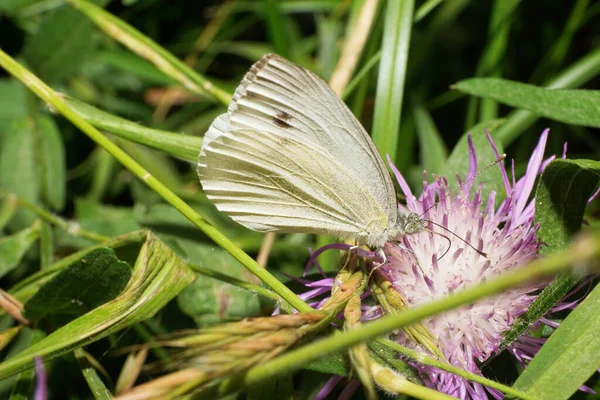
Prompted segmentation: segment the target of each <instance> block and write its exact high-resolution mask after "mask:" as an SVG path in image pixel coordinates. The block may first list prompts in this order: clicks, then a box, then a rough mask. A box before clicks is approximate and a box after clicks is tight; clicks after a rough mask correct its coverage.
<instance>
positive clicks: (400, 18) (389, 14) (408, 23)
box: [373, 0, 414, 162]
mask: <svg viewBox="0 0 600 400" xmlns="http://www.w3.org/2000/svg"><path fill="white" fill-rule="evenodd" d="M386 7H387V8H386V10H385V23H384V28H383V47H382V52H381V61H380V62H379V77H378V80H377V94H376V96H375V116H374V118H373V119H374V123H373V141H374V142H375V145H376V146H377V148H378V149H379V152H380V153H381V155H382V156H383V157H384V159H385V155H386V154H388V155H389V156H390V158H391V160H392V162H395V161H396V147H397V145H398V132H399V127H400V114H401V111H402V99H403V97H404V79H405V77H406V63H407V60H408V48H409V43H410V34H411V29H412V18H413V8H414V0H403V1H388V2H387V6H386Z"/></svg>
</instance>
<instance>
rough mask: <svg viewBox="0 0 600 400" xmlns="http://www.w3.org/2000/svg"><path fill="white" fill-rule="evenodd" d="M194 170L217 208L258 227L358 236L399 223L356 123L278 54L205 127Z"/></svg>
mask: <svg viewBox="0 0 600 400" xmlns="http://www.w3.org/2000/svg"><path fill="white" fill-rule="evenodd" d="M198 174H199V176H200V181H201V183H202V186H203V189H204V191H205V192H206V194H207V196H208V197H209V198H210V199H211V200H212V201H213V202H214V203H215V205H216V206H217V208H218V209H219V210H221V211H224V212H226V213H227V214H229V215H230V216H231V217H232V218H233V219H234V220H235V221H237V222H239V223H241V224H242V225H244V226H246V227H248V228H250V229H253V230H257V231H284V232H312V233H327V234H332V235H335V236H338V237H340V238H360V236H365V235H369V234H372V233H381V232H383V231H385V230H386V229H387V228H388V227H389V226H392V225H394V224H395V221H396V216H397V211H396V210H397V208H396V207H397V206H396V198H395V191H394V188H393V185H392V181H391V178H390V175H389V173H388V172H387V170H386V168H385V165H384V164H383V161H382V159H381V157H380V156H379V153H378V152H377V149H376V147H375V145H374V144H373V142H372V140H371V139H370V138H369V136H368V135H367V133H366V132H365V130H364V129H363V128H362V126H361V125H360V123H359V122H358V121H357V120H356V119H355V118H354V116H353V115H352V113H351V112H350V110H349V109H348V108H347V107H346V105H345V104H344V103H343V102H342V101H341V100H340V99H339V98H338V97H337V96H336V94H335V93H334V92H333V91H332V90H331V89H330V88H329V86H327V84H326V83H325V82H324V81H322V80H321V79H320V78H319V77H317V76H316V75H315V74H313V73H312V72H310V71H307V70H305V69H304V68H302V67H299V66H297V65H295V64H293V63H291V62H290V61H288V60H286V59H284V58H281V57H279V56H276V55H267V56H265V57H263V58H262V59H261V60H260V61H259V62H257V63H256V64H255V65H254V66H253V67H252V68H251V69H250V71H249V72H248V74H247V75H246V76H245V77H244V79H243V80H242V83H241V84H240V86H239V87H238V88H237V90H236V92H235V94H234V96H233V100H232V102H231V105H230V106H229V109H228V112H227V114H223V115H221V116H219V117H218V118H217V119H216V120H215V121H214V122H213V124H212V125H211V127H210V129H209V130H208V132H207V133H206V135H205V138H204V143H203V146H202V150H201V152H200V157H199V163H198Z"/></svg>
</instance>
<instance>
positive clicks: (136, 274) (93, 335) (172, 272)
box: [0, 234, 195, 379]
mask: <svg viewBox="0 0 600 400" xmlns="http://www.w3.org/2000/svg"><path fill="white" fill-rule="evenodd" d="M194 278H195V274H194V273H193V272H192V271H190V270H189V269H187V268H186V267H185V263H184V261H183V260H182V259H181V258H179V257H178V256H176V255H175V254H174V253H173V252H172V251H171V250H170V249H169V248H168V247H167V246H166V245H165V244H164V243H162V242H160V241H159V240H158V239H156V238H155V237H154V236H152V234H148V239H147V241H146V243H145V244H144V246H143V247H142V250H141V251H140V254H139V257H138V259H137V262H136V264H135V267H134V271H133V275H132V277H131V280H130V281H129V283H128V285H127V287H126V288H125V290H124V291H123V293H121V295H119V296H118V297H117V298H115V299H113V300H111V301H110V302H108V303H106V304H103V305H102V306H100V307H98V308H96V309H94V310H92V311H90V312H89V313H87V314H85V315H83V316H81V317H79V318H77V319H75V320H73V321H71V322H70V323H68V324H67V325H65V326H63V327H61V328H59V329H58V330H56V331H54V332H53V333H52V334H50V335H49V336H48V337H46V338H45V339H43V340H42V341H40V342H38V343H37V344H35V345H33V346H31V347H29V348H28V349H26V350H25V351H23V352H21V353H19V354H17V355H16V356H14V357H12V358H10V359H9V360H7V361H5V362H3V363H2V364H0V379H5V378H7V377H9V376H12V375H14V374H16V373H18V372H20V371H23V370H25V369H27V368H30V367H31V365H32V364H33V358H34V357H35V356H40V357H42V358H43V359H44V360H51V359H53V358H56V357H58V356H60V355H62V354H64V353H67V352H69V351H72V350H73V349H76V348H79V347H81V346H85V345H87V344H89V343H92V342H95V341H97V340H99V339H101V338H103V337H106V336H107V335H109V334H111V333H114V332H117V331H119V330H121V329H123V328H126V327H128V326H130V325H132V324H134V323H136V322H140V321H143V320H144V319H147V318H149V317H151V316H152V315H154V314H155V313H156V312H157V311H158V310H160V309H161V308H163V307H164V306H165V305H166V304H167V303H168V302H169V301H170V300H171V299H172V298H173V297H174V296H176V295H177V294H178V293H179V292H180V291H181V290H182V289H183V288H184V287H185V286H187V285H188V284H189V283H190V282H191V281H192V280H193V279H194Z"/></svg>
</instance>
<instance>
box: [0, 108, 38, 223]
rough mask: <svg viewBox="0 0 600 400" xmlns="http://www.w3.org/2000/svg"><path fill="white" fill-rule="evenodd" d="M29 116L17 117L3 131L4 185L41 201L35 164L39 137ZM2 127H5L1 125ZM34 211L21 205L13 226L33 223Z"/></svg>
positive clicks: (0, 165)
mask: <svg viewBox="0 0 600 400" xmlns="http://www.w3.org/2000/svg"><path fill="white" fill-rule="evenodd" d="M31 128H32V127H31V121H30V120H29V119H28V118H22V119H20V120H15V121H14V122H13V123H12V124H10V125H9V126H8V127H7V128H4V129H6V131H5V132H3V134H2V135H0V189H1V190H2V191H3V192H5V193H14V194H16V195H17V196H18V197H20V198H22V199H24V200H27V201H28V202H30V203H34V204H35V203H37V202H38V198H39V186H38V179H37V170H36V164H35V147H34V146H35V140H34V137H33V132H32V129H31ZM0 129H1V128H0ZM34 219H35V214H34V213H33V211H30V210H25V209H19V210H18V211H17V214H16V215H15V216H14V218H13V219H12V221H11V222H10V224H9V226H10V227H11V228H13V229H22V228H24V227H26V226H29V225H31V224H32V223H33V220H34Z"/></svg>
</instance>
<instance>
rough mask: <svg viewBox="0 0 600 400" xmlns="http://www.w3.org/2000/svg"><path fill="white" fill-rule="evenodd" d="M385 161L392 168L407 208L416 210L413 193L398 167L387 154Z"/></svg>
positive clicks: (416, 205)
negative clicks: (404, 197)
mask: <svg viewBox="0 0 600 400" xmlns="http://www.w3.org/2000/svg"><path fill="white" fill-rule="evenodd" d="M387 162H388V165H389V166H390V168H391V169H392V172H393V173H394V176H395V177H396V181H397V182H398V185H400V189H402V193H404V196H406V205H407V206H408V208H409V209H411V210H416V207H418V204H417V202H416V200H415V196H414V195H413V193H412V191H411V190H410V186H408V183H406V180H405V179H404V177H403V176H402V174H401V173H400V171H398V168H396V166H395V165H394V163H393V162H392V160H391V158H390V156H389V155H388V156H387Z"/></svg>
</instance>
